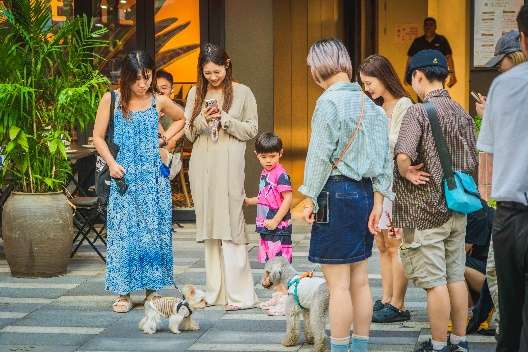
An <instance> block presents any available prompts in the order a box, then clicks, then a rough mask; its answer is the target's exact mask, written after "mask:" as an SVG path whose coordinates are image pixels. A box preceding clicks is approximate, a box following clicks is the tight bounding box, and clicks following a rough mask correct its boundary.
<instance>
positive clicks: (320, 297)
mask: <svg viewBox="0 0 528 352" xmlns="http://www.w3.org/2000/svg"><path fill="white" fill-rule="evenodd" d="M278 284H283V285H284V286H285V287H288V300H287V302H286V336H285V337H284V339H283V340H282V344H283V345H284V346H287V347H288V346H295V345H297V343H298V340H299V320H300V317H301V314H302V315H303V319H304V337H305V340H306V342H307V343H310V344H312V343H313V344H314V351H316V352H324V351H326V350H327V349H326V343H325V339H326V334H325V323H326V321H327V320H328V301H329V298H330V293H329V292H328V287H327V286H326V281H325V280H324V279H323V278H320V277H311V275H303V274H298V273H297V271H296V270H295V269H294V268H293V266H292V265H291V264H290V263H289V262H288V260H287V259H285V258H283V257H275V258H273V259H272V260H270V261H269V262H267V263H266V265H265V266H264V277H263V278H262V286H263V287H264V288H268V289H269V288H272V287H273V286H274V285H278Z"/></svg>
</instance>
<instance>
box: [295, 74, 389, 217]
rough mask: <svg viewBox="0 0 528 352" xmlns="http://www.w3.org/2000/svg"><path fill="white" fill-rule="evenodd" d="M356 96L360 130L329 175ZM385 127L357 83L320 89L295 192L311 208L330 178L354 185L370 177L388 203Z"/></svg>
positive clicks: (351, 124)
mask: <svg viewBox="0 0 528 352" xmlns="http://www.w3.org/2000/svg"><path fill="white" fill-rule="evenodd" d="M362 97H363V99H364V104H365V106H364V118H363V121H362V122H361V127H360V129H359V131H358V133H357V134H356V137H355V139H354V142H353V143H352V145H351V147H350V149H349V150H348V151H347V153H346V154H345V156H344V158H343V160H342V161H341V162H340V163H339V164H338V166H337V169H336V170H334V171H332V160H336V159H338V157H339V154H340V153H341V151H342V150H343V149H344V148H345V146H346V145H347V144H348V141H349V139H350V136H351V135H352V133H353V131H354V129H355V128H356V122H357V119H358V118H359V115H360V111H361V98H362ZM387 125H388V119H387V117H386V115H385V112H384V111H383V109H382V108H381V107H379V106H377V105H376V104H375V103H374V102H373V101H372V100H371V99H370V98H369V97H367V96H366V95H365V94H364V93H363V91H362V90H361V87H360V86H359V85H358V84H357V83H348V82H338V83H334V84H333V85H332V86H330V87H329V88H328V89H326V91H325V92H324V93H323V94H322V95H321V96H320V97H319V99H317V104H316V106H315V111H314V113H313V116H312V134H311V137H310V145H309V146H308V155H307V157H306V165H305V168H304V184H303V185H302V186H301V187H300V188H299V192H301V193H302V194H304V195H305V196H307V197H310V198H312V200H314V204H315V208H317V202H316V199H317V197H318V196H319V194H320V193H321V191H322V189H323V187H324V185H325V183H326V181H327V180H328V178H329V177H330V175H344V176H347V177H349V178H351V179H354V180H357V181H359V180H361V179H362V178H370V179H372V186H373V189H374V192H380V193H382V194H383V195H384V196H385V197H388V198H390V199H394V194H393V193H392V172H393V167H394V163H393V159H392V156H391V155H390V150H389V138H388V127H387ZM314 210H315V211H317V209H314Z"/></svg>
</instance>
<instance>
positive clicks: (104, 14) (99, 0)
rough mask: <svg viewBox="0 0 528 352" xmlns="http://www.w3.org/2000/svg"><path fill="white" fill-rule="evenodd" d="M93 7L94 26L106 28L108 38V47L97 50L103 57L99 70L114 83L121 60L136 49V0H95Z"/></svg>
mask: <svg viewBox="0 0 528 352" xmlns="http://www.w3.org/2000/svg"><path fill="white" fill-rule="evenodd" d="M93 9H94V12H93V18H94V20H95V23H96V26H104V27H106V28H108V33H107V38H106V39H108V40H110V46H109V47H107V48H101V49H99V50H98V51H99V52H98V54H99V55H101V56H102V57H103V58H104V59H105V61H103V62H102V64H101V71H102V72H103V73H104V74H105V75H106V76H108V77H109V78H110V79H111V80H112V82H113V83H116V82H117V80H118V79H119V67H120V62H121V60H122V59H123V57H124V56H125V55H126V53H128V52H129V51H131V50H134V49H136V0H95V1H94V8H93Z"/></svg>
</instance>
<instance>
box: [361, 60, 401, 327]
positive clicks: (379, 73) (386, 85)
mask: <svg viewBox="0 0 528 352" xmlns="http://www.w3.org/2000/svg"><path fill="white" fill-rule="evenodd" d="M359 75H360V78H361V81H362V82H363V85H364V86H365V91H366V92H367V94H369V95H370V97H371V98H372V99H374V101H375V102H376V103H377V104H378V105H381V107H383V110H385V114H386V115H387V117H388V118H389V146H390V150H391V152H392V153H394V146H395V145H396V141H397V140H398V134H399V133H400V127H401V123H402V120H403V116H404V115H405V113H406V112H407V109H408V108H409V107H410V106H411V105H412V101H411V100H410V99H409V97H408V94H407V92H406V91H405V89H404V88H403V85H402V84H401V82H400V80H399V79H398V75H397V74H396V72H395V71H394V68H393V67H392V65H391V63H390V62H389V60H387V59H386V58H385V57H383V56H380V55H371V56H369V57H367V58H366V59H365V61H363V63H362V64H361V66H360V67H359ZM391 222H392V202H391V201H390V200H389V199H388V198H385V199H384V201H383V210H382V215H381V219H380V222H379V227H380V228H381V229H382V231H381V232H380V233H378V234H377V235H376V237H375V239H376V246H377V247H378V249H379V251H380V263H381V280H382V286H383V297H382V298H381V299H380V300H377V301H376V302H375V304H374V313H373V315H372V321H373V322H375V323H393V322H399V321H407V320H409V319H410V318H411V314H410V312H409V311H408V310H406V309H405V308H404V300H405V292H406V290H407V278H406V277H405V272H404V269H403V264H402V263H401V261H400V258H399V254H398V250H399V247H400V244H401V240H399V239H396V238H393V237H394V236H391V235H390V233H391V231H394V229H393V228H392V224H391ZM392 233H394V232H392Z"/></svg>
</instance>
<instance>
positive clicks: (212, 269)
mask: <svg viewBox="0 0 528 352" xmlns="http://www.w3.org/2000/svg"><path fill="white" fill-rule="evenodd" d="M223 272H224V259H223V256H222V247H221V241H220V240H206V241H205V278H206V291H205V301H206V302H207V304H211V305H224V304H226V303H227V299H226V293H225V284H224V274H223Z"/></svg>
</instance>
